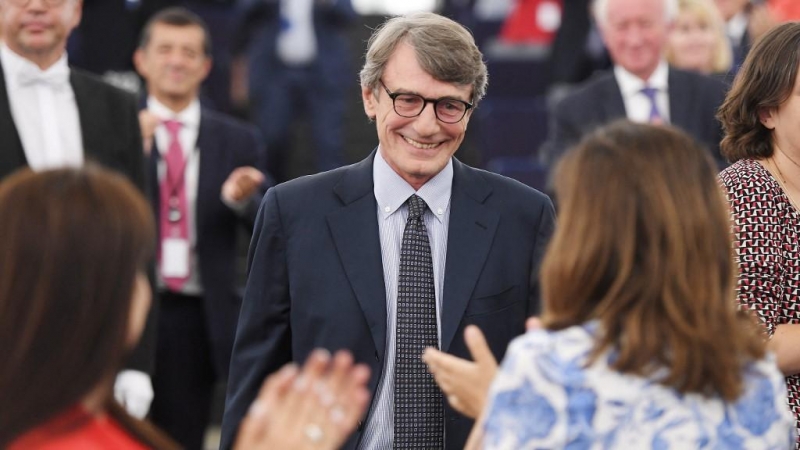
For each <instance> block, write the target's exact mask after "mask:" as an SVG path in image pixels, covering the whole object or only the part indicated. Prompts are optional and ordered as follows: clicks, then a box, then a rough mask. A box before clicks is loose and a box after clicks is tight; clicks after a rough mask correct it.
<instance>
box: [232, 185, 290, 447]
mask: <svg viewBox="0 0 800 450" xmlns="http://www.w3.org/2000/svg"><path fill="white" fill-rule="evenodd" d="M248 260H249V270H248V277H247V288H246V290H245V295H244V300H243V302H242V309H241V313H240V314H239V324H238V326H237V329H236V341H235V343H234V345H233V355H232V357H231V367H230V374H229V377H228V393H227V397H226V400H225V415H224V417H223V420H222V438H221V445H220V448H222V449H229V448H231V447H233V444H234V441H235V439H236V432H237V431H238V429H239V423H240V422H241V421H242V418H243V417H244V415H245V414H246V413H247V409H248V408H249V407H250V403H251V402H252V401H253V400H254V399H255V397H256V395H257V393H258V390H259V388H260V387H261V384H262V382H263V381H264V378H265V377H266V376H267V375H269V374H270V373H272V372H275V371H276V370H277V369H279V368H280V367H281V366H283V365H284V364H286V363H288V362H289V361H291V359H292V342H291V329H290V323H289V312H290V298H289V280H288V274H287V266H286V236H285V234H284V230H283V224H282V223H281V216H280V206H279V204H278V197H277V194H276V189H275V188H273V189H270V190H269V191H267V194H266V197H265V198H264V201H263V203H262V204H261V208H260V210H259V212H258V216H257V217H256V226H255V231H254V233H253V240H252V242H251V244H250V251H249V255H248Z"/></svg>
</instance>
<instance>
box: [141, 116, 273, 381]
mask: <svg viewBox="0 0 800 450" xmlns="http://www.w3.org/2000/svg"><path fill="white" fill-rule="evenodd" d="M196 151H197V152H198V155H199V158H200V169H199V171H200V172H199V175H198V180H197V202H196V204H195V226H196V228H197V230H196V239H197V242H196V245H197V246H196V250H197V256H198V259H199V264H200V274H201V281H202V283H203V291H204V292H203V305H204V307H205V313H206V323H207V326H208V330H209V332H208V335H209V338H210V339H211V346H212V349H213V353H214V355H213V357H214V367H215V369H216V371H217V374H218V376H219V377H220V378H221V379H224V378H225V377H226V376H227V373H228V367H229V363H230V354H231V348H232V347H233V338H234V334H235V332H236V321H237V320H238V317H239V307H240V305H241V295H240V292H239V289H238V287H237V285H236V274H237V272H236V268H237V264H236V257H237V246H236V237H237V227H239V226H241V225H244V226H245V227H246V229H247V231H248V232H249V231H250V230H252V228H253V222H254V220H255V216H256V212H257V210H258V205H259V204H260V202H261V198H262V195H261V194H258V193H257V194H255V195H254V196H253V197H252V198H251V199H250V201H249V202H248V205H247V208H246V209H245V211H244V213H237V212H234V211H233V210H232V209H231V208H229V207H228V206H227V205H225V204H224V203H223V202H222V200H221V198H220V192H221V190H222V184H223V183H225V180H227V179H228V176H229V175H230V174H231V172H233V170H234V169H236V168H237V167H242V166H253V167H255V168H257V169H259V170H261V171H264V167H263V162H264V155H263V153H264V152H263V148H262V145H261V140H260V138H259V136H258V132H257V131H256V130H255V128H254V127H252V126H250V125H246V124H244V123H242V122H240V121H237V120H234V119H232V118H230V117H228V116H224V115H222V114H219V113H216V112H214V111H212V110H210V109H208V108H205V107H204V108H202V110H201V113H200V129H199V132H198V135H197V150H196ZM158 155H159V152H158V149H157V148H155V145H154V147H153V149H152V150H151V152H150V158H149V170H148V179H149V183H150V189H149V191H150V192H151V193H152V194H154V195H151V204H152V205H153V209H154V214H155V215H156V218H158V216H159V203H160V201H159V196H158V194H157V193H158V192H159V188H158V177H157V175H156V167H157V164H156V162H157V159H158V157H159V156H158ZM261 193H262V194H263V191H261ZM157 223H158V222H157ZM159 241H160V240H159Z"/></svg>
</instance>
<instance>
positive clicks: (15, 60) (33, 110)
mask: <svg viewBox="0 0 800 450" xmlns="http://www.w3.org/2000/svg"><path fill="white" fill-rule="evenodd" d="M82 6H83V3H82V2H81V0H0V29H2V38H3V44H2V45H0V136H2V140H3V149H2V151H0V179H3V178H4V177H5V176H6V175H8V174H9V173H11V172H13V171H14V170H16V169H18V168H20V167H30V168H32V169H33V170H43V169H50V168H55V167H63V166H81V165H83V164H84V163H86V162H89V161H94V162H96V163H99V164H102V165H104V166H106V167H109V168H112V169H115V170H118V171H120V172H121V173H123V174H124V175H126V176H127V177H128V178H130V179H131V181H133V182H134V183H135V184H136V185H137V186H139V187H140V188H142V189H143V188H144V163H143V157H142V138H141V135H140V133H139V122H138V118H137V110H136V101H135V99H134V98H133V97H132V96H130V95H129V94H126V93H124V92H123V91H121V90H119V89H116V88H114V87H111V86H110V85H108V84H105V83H103V82H102V81H100V80H98V79H96V78H93V77H92V76H91V75H88V74H86V73H83V72H80V71H78V70H74V69H71V68H70V67H69V66H68V65H67V55H66V53H65V50H64V49H65V46H66V43H67V38H68V37H69V35H70V33H71V32H72V30H73V29H74V28H75V27H76V26H77V25H78V23H79V22H80V20H81V8H82ZM64 201H69V199H65V200H64ZM76 282H79V280H76ZM154 331H155V330H154V329H153V328H152V322H149V323H148V327H147V331H146V332H145V335H144V336H143V339H142V341H141V344H140V346H139V348H138V349H137V350H136V351H135V352H134V355H133V357H132V358H131V360H130V362H129V364H128V367H129V369H130V370H125V371H123V372H122V373H121V374H120V375H119V376H118V377H117V383H116V385H115V393H116V394H117V398H118V400H120V401H122V403H124V404H125V405H126V406H127V407H128V410H129V412H131V413H133V414H134V415H137V416H140V417H143V416H144V415H145V414H146V413H147V410H148V408H149V405H150V401H151V400H152V397H153V391H152V387H151V384H150V377H149V375H148V373H149V372H150V370H151V369H152V362H153V345H154V344H153V341H154V337H155V333H154ZM76 363H78V362H77V361H76ZM56 376H57V375H56Z"/></svg>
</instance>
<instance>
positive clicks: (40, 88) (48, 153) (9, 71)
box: [0, 44, 84, 170]
mask: <svg viewBox="0 0 800 450" xmlns="http://www.w3.org/2000/svg"><path fill="white" fill-rule="evenodd" d="M0 61H2V64H3V72H4V74H5V83H6V92H7V93H8V105H9V108H10V109H11V117H12V118H13V119H14V125H15V126H16V128H17V132H18V133H19V138H20V141H21V142H22V148H23V150H24V152H25V158H26V159H27V160H28V165H29V166H30V167H31V168H33V169H34V170H45V169H51V168H57V167H80V166H82V165H83V159H84V157H83V136H82V135H81V123H80V116H79V115H78V105H77V103H75V92H73V90H72V85H71V84H70V83H69V66H68V65H67V55H66V54H64V55H62V56H61V58H59V60H58V61H56V62H55V64H53V65H52V66H50V67H48V68H47V69H46V70H41V69H39V66H37V65H36V64H34V63H32V62H31V61H29V60H27V59H25V58H23V57H22V56H20V55H18V54H16V53H14V52H13V51H12V50H11V49H10V48H8V46H7V45H5V44H2V45H0Z"/></svg>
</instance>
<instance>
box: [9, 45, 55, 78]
mask: <svg viewBox="0 0 800 450" xmlns="http://www.w3.org/2000/svg"><path fill="white" fill-rule="evenodd" d="M0 63H2V65H3V71H4V72H5V78H6V80H12V82H13V83H14V85H15V86H16V85H17V84H18V81H17V77H16V76H13V75H16V74H18V73H19V72H20V71H22V70H27V71H29V72H30V71H35V72H41V73H44V74H46V73H49V72H56V71H66V72H67V73H69V64H67V52H64V53H62V54H61V57H60V58H58V60H56V62H55V63H53V65H52V66H50V67H48V68H47V69H45V70H42V69H40V68H39V66H37V65H36V64H34V63H33V62H31V61H30V60H28V59H26V58H25V57H23V56H21V55H18V54H17V53H15V52H14V51H13V50H11V49H10V48H8V45H6V44H5V43H3V44H2V45H0Z"/></svg>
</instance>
